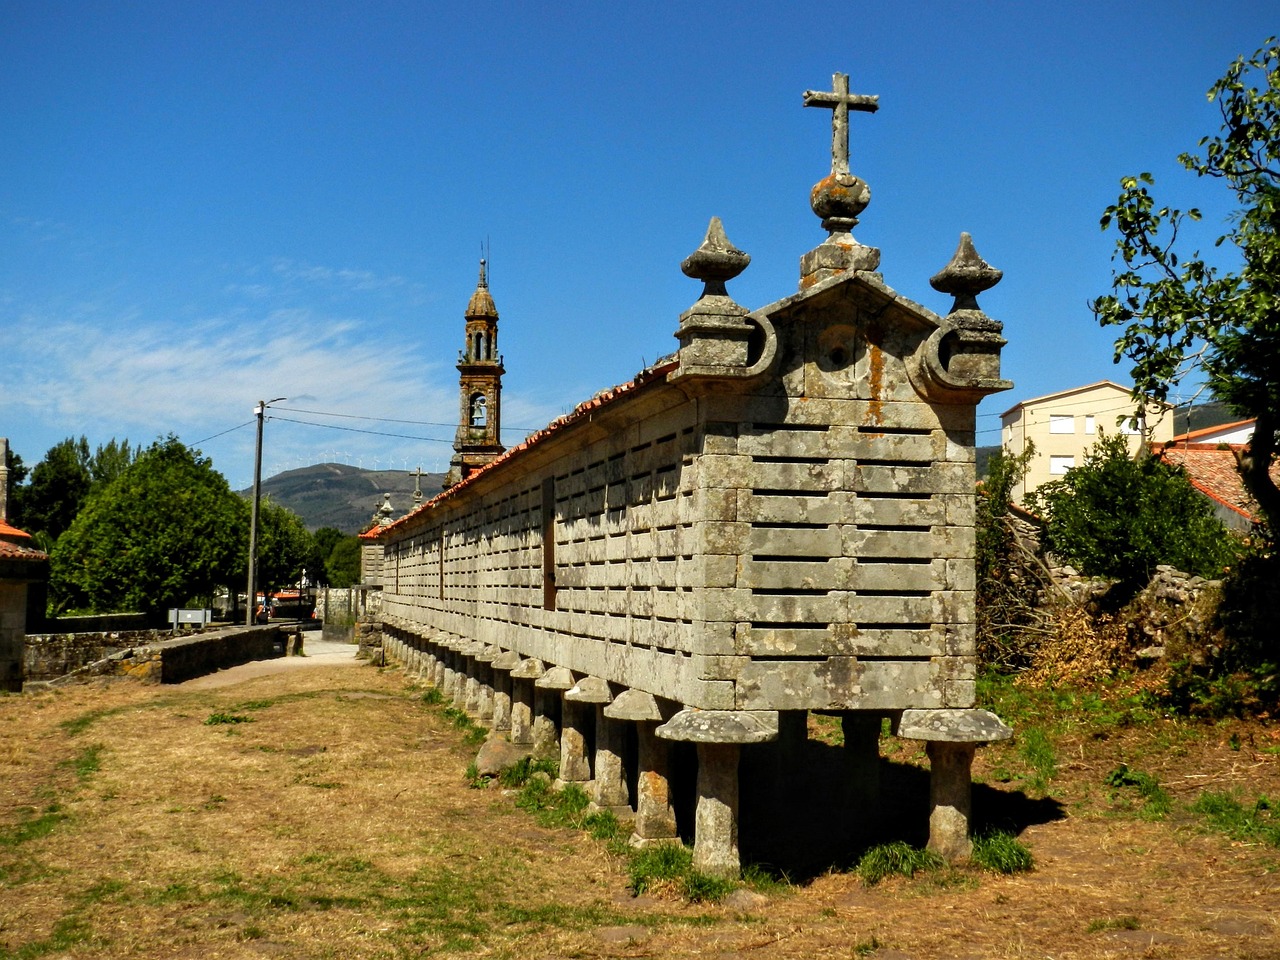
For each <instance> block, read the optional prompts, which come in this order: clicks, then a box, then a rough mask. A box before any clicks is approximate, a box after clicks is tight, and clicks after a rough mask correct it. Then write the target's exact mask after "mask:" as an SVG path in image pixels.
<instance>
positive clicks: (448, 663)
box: [440, 646, 458, 700]
mask: <svg viewBox="0 0 1280 960" xmlns="http://www.w3.org/2000/svg"><path fill="white" fill-rule="evenodd" d="M441 659H442V661H443V662H444V682H443V683H442V684H440V692H441V693H442V694H444V697H445V699H446V700H452V699H453V696H454V693H455V691H456V690H457V688H458V671H457V667H456V664H455V662H454V655H453V650H452V649H451V648H450V647H448V646H445V648H444V650H443V651H442V657H441Z"/></svg>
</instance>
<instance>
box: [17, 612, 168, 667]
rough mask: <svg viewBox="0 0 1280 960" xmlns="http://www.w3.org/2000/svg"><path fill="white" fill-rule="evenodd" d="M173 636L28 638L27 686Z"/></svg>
mask: <svg viewBox="0 0 1280 960" xmlns="http://www.w3.org/2000/svg"><path fill="white" fill-rule="evenodd" d="M86 619H88V618H86ZM172 636H173V634H172V633H171V632H170V631H168V630H124V631H110V632H109V631H103V630H84V631H68V632H65V633H64V632H59V633H44V634H29V635H28V636H27V641H26V649H25V650H24V651H23V678H24V679H25V680H26V681H27V682H28V683H30V682H31V681H39V680H55V679H57V678H58V677H62V676H66V675H67V674H69V673H74V672H75V671H77V670H81V669H83V668H85V667H87V666H89V665H90V664H92V663H97V662H98V661H99V660H105V659H107V658H108V657H110V656H112V655H114V654H118V653H121V652H122V651H125V650H129V649H131V648H133V647H135V646H138V645H140V644H141V645H145V644H151V643H159V642H160V641H163V640H168V639H170V638H171V637H172Z"/></svg>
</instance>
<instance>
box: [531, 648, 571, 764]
mask: <svg viewBox="0 0 1280 960" xmlns="http://www.w3.org/2000/svg"><path fill="white" fill-rule="evenodd" d="M572 686H573V674H572V673H570V672H569V670H568V668H567V667H552V668H551V669H550V670H548V671H546V672H545V673H544V674H542V676H540V677H538V678H537V679H536V680H534V681H533V752H534V755H535V756H539V757H558V756H560V731H559V730H558V729H557V728H556V719H555V717H556V713H557V709H556V708H557V707H558V706H559V705H560V695H561V694H562V693H563V692H564V691H565V690H568V689H569V688H570V687H572Z"/></svg>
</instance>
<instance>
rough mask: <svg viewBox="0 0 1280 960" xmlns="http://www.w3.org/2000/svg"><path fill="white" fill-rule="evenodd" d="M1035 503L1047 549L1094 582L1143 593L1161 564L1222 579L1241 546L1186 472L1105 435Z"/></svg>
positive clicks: (1039, 492)
mask: <svg viewBox="0 0 1280 960" xmlns="http://www.w3.org/2000/svg"><path fill="white" fill-rule="evenodd" d="M1028 503H1029V505H1030V506H1031V509H1032V510H1034V511H1035V512H1036V513H1038V514H1039V515H1040V516H1041V517H1042V518H1044V520H1045V522H1046V530H1045V546H1046V548H1047V549H1049V550H1051V551H1052V552H1053V553H1054V554H1055V555H1057V556H1058V557H1060V558H1061V559H1063V560H1066V561H1069V562H1070V563H1072V564H1075V565H1076V566H1078V567H1079V568H1080V571H1081V572H1082V573H1085V574H1088V575H1089V576H1100V577H1108V578H1112V579H1116V580H1120V581H1122V582H1123V583H1125V584H1127V585H1129V586H1133V587H1138V586H1140V585H1142V584H1144V583H1146V582H1147V581H1148V580H1149V579H1150V578H1151V575H1152V574H1153V573H1154V572H1155V568H1156V566H1157V565H1159V564H1162V563H1167V564H1170V565H1171V566H1174V567H1176V568H1178V569H1179V570H1183V571H1185V572H1187V573H1193V574H1198V575H1200V576H1204V577H1221V576H1222V573H1223V568H1224V567H1225V566H1227V565H1229V564H1230V563H1232V561H1233V560H1234V559H1235V556H1236V545H1235V543H1234V542H1233V541H1232V539H1231V536H1230V534H1228V533H1227V531H1226V529H1225V528H1224V527H1223V526H1222V524H1221V523H1220V522H1219V521H1218V519H1217V518H1216V517H1214V516H1213V513H1212V511H1211V509H1210V507H1209V503H1208V501H1207V500H1205V498H1204V497H1202V496H1201V495H1200V494H1199V493H1197V492H1196V490H1195V488H1194V487H1192V486H1191V483H1190V481H1189V480H1188V479H1187V476H1186V472H1185V471H1184V470H1182V468H1181V467H1175V466H1171V465H1170V464H1167V463H1164V462H1163V461H1160V460H1157V459H1156V458H1154V457H1145V456H1144V457H1141V458H1139V459H1137V460H1134V459H1132V458H1131V457H1130V456H1129V450H1128V446H1127V444H1126V442H1125V438H1124V437H1123V436H1121V435H1118V434H1117V435H1113V436H1103V437H1102V438H1101V439H1100V440H1099V441H1098V442H1097V443H1096V444H1094V445H1093V447H1092V448H1090V450H1089V452H1088V453H1087V454H1085V459H1084V464H1083V465H1082V466H1079V467H1076V468H1074V469H1072V470H1068V471H1067V473H1066V476H1064V477H1063V478H1062V479H1061V480H1055V481H1053V482H1052V483H1047V484H1044V485H1042V486H1041V487H1039V488H1038V489H1037V490H1036V491H1035V492H1034V493H1033V494H1032V495H1031V497H1030V498H1028Z"/></svg>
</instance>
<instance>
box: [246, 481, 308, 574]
mask: <svg viewBox="0 0 1280 960" xmlns="http://www.w3.org/2000/svg"><path fill="white" fill-rule="evenodd" d="M314 547H315V541H314V539H313V538H312V536H311V533H310V531H308V530H307V527H306V525H305V524H304V523H303V522H302V518H301V517H299V516H298V515H297V514H296V513H294V512H293V511H292V510H290V509H289V508H288V507H282V506H280V505H279V504H276V503H272V502H271V500H270V499H269V498H264V499H263V501H262V503H261V506H260V508H259V510H258V586H259V587H260V588H262V589H263V590H275V589H278V588H280V587H284V586H288V585H290V584H294V583H297V582H298V580H299V579H301V577H302V573H303V570H304V569H305V568H306V565H307V563H308V561H309V560H311V557H312V554H313V552H314Z"/></svg>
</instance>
